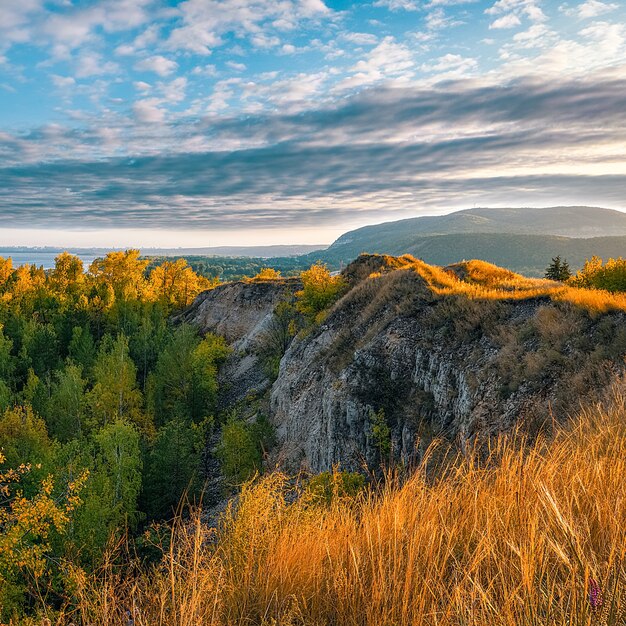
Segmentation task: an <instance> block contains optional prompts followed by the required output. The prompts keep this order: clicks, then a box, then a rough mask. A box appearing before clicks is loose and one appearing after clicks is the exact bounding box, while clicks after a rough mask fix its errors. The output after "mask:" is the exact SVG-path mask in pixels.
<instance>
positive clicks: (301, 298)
mask: <svg viewBox="0 0 626 626" xmlns="http://www.w3.org/2000/svg"><path fill="white" fill-rule="evenodd" d="M300 278H301V279H302V286H303V287H302V290H301V291H298V293H297V294H296V296H297V298H298V301H297V303H296V308H297V309H298V311H300V313H302V314H303V315H304V316H305V317H307V318H308V319H309V320H310V321H312V322H316V321H320V319H321V316H322V314H323V313H324V311H326V309H328V307H330V306H331V305H332V304H333V303H334V302H336V301H337V300H338V299H339V297H340V296H341V294H342V293H343V290H344V287H345V282H344V280H343V278H342V277H341V276H339V275H337V276H331V274H330V272H329V271H328V268H327V267H326V265H324V264H322V263H316V264H315V265H311V267H310V268H309V269H308V270H306V271H304V272H302V274H300Z"/></svg>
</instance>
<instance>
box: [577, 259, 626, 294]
mask: <svg viewBox="0 0 626 626" xmlns="http://www.w3.org/2000/svg"><path fill="white" fill-rule="evenodd" d="M570 283H571V284H572V285H574V286H576V287H587V288H592V289H604V290H606V291H612V292H624V291H626V259H622V258H621V257H618V258H617V259H609V260H608V261H607V262H606V263H605V264H603V262H602V259H601V258H599V257H597V256H594V257H592V258H591V260H587V261H585V265H584V267H583V268H582V269H581V270H580V271H579V272H578V273H577V274H576V276H574V277H573V278H572V279H571V281H570Z"/></svg>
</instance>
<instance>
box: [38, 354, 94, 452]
mask: <svg viewBox="0 0 626 626" xmlns="http://www.w3.org/2000/svg"><path fill="white" fill-rule="evenodd" d="M86 385H87V383H86V381H85V380H84V379H83V377H82V368H81V367H80V365H75V364H74V363H72V362H71V361H69V362H68V363H67V364H66V366H65V367H64V368H63V369H62V370H61V371H58V372H56V374H55V380H54V383H53V386H52V393H51V396H50V400H49V402H48V410H47V414H46V417H47V421H48V425H49V428H50V432H51V433H52V434H53V435H54V436H55V437H56V438H57V439H58V440H59V441H63V442H65V441H69V440H70V439H74V438H76V437H80V436H81V435H82V432H83V424H84V420H85V408H86V397H85V387H86Z"/></svg>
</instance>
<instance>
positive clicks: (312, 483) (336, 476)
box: [305, 471, 365, 505]
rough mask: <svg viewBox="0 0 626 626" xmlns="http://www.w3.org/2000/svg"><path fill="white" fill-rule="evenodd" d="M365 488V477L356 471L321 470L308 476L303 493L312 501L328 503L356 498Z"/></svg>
mask: <svg viewBox="0 0 626 626" xmlns="http://www.w3.org/2000/svg"><path fill="white" fill-rule="evenodd" d="M364 489H365V477H364V476H363V475H362V474H359V473H358V472H339V471H333V472H322V473H320V474H316V475H315V476H313V477H312V478H310V479H309V480H308V481H307V482H306V485H305V494H306V496H307V497H308V498H310V499H311V500H312V501H313V502H314V503H320V504H325V505H330V504H331V503H332V502H333V501H337V500H345V499H352V498H356V497H357V496H358V494H359V493H361V492H362V491H363V490H364Z"/></svg>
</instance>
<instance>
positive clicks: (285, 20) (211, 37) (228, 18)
mask: <svg viewBox="0 0 626 626" xmlns="http://www.w3.org/2000/svg"><path fill="white" fill-rule="evenodd" d="M178 14H179V17H180V22H181V25H180V26H178V27H177V28H174V29H173V30H172V32H171V33H170V36H169V38H168V40H167V45H168V47H170V48H172V49H174V50H189V51H191V52H195V53H196V54H204V55H208V54H211V52H212V50H213V49H214V48H216V47H218V46H220V45H222V43H223V39H222V38H223V36H224V35H226V34H227V33H235V34H236V35H238V36H240V37H241V36H245V37H248V38H250V39H251V40H252V42H253V45H255V46H256V47H261V48H263V47H273V46H277V45H279V44H280V41H279V40H278V39H277V38H276V37H275V36H273V35H272V34H271V32H270V31H271V29H278V30H291V29H293V28H295V27H296V26H297V25H298V23H300V22H301V21H303V20H308V19H315V18H320V17H323V16H326V15H330V14H331V11H330V9H329V8H328V7H327V6H326V5H325V4H324V2H322V1H321V0H281V1H280V2H276V0H247V1H246V2H243V1H242V0H222V1H220V2H218V1H217V0H186V2H182V3H181V4H179V5H178Z"/></svg>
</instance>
